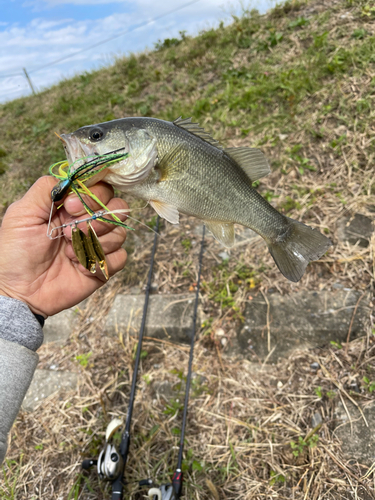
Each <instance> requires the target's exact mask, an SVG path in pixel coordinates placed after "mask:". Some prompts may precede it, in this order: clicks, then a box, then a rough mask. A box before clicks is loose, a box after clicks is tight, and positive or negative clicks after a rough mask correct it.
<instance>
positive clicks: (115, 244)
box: [65, 227, 126, 262]
mask: <svg viewBox="0 0 375 500" xmlns="http://www.w3.org/2000/svg"><path fill="white" fill-rule="evenodd" d="M125 236H126V231H125V229H123V228H122V227H116V229H115V230H114V231H111V232H110V233H108V234H105V235H104V236H102V237H101V238H100V239H99V241H100V244H101V246H102V248H103V252H104V253H105V255H107V254H110V253H112V252H116V251H117V250H118V249H119V248H121V246H122V245H123V243H124V241H125ZM65 254H66V256H67V257H68V258H69V259H70V260H73V261H75V262H78V259H77V257H76V255H75V253H74V250H73V246H72V245H71V244H68V245H66V248H65Z"/></svg>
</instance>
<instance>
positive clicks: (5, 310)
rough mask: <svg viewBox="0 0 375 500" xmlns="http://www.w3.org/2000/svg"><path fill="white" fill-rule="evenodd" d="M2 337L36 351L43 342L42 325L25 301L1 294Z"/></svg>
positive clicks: (0, 319)
mask: <svg viewBox="0 0 375 500" xmlns="http://www.w3.org/2000/svg"><path fill="white" fill-rule="evenodd" d="M43 320H44V318H43ZM0 338H1V339H4V340H8V341H9V342H16V343H17V344H19V345H21V346H24V347H26V348H27V349H30V350H31V351H36V350H37V349H39V347H40V346H41V345H42V343H43V330H42V325H41V323H40V322H39V320H38V319H37V317H36V316H35V315H34V314H33V313H32V312H31V310H30V309H29V307H28V306H27V304H26V303H25V302H22V301H21V300H18V299H11V298H10V297H5V296H3V295H1V296H0Z"/></svg>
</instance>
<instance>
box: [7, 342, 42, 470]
mask: <svg viewBox="0 0 375 500" xmlns="http://www.w3.org/2000/svg"><path fill="white" fill-rule="evenodd" d="M38 360H39V357H38V355H37V353H36V352H34V351H30V349H27V348H26V347H23V346H21V345H19V344H17V343H16V342H9V341H8V340H4V339H0V464H1V463H2V461H3V460H4V457H5V452H6V449H7V441H8V433H9V431H10V429H11V427H12V425H13V422H14V420H15V419H16V417H17V414H18V411H19V409H20V407H21V404H22V401H23V398H24V397H25V394H26V391H27V389H28V388H29V385H30V383H31V380H32V378H33V375H34V371H35V368H36V365H37V364H38Z"/></svg>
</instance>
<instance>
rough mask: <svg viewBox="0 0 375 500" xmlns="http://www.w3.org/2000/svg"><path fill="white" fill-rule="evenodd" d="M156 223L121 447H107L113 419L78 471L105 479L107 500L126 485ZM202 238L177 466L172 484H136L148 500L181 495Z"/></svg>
mask: <svg viewBox="0 0 375 500" xmlns="http://www.w3.org/2000/svg"><path fill="white" fill-rule="evenodd" d="M159 221H160V218H159V216H158V218H157V223H156V231H155V237H154V243H153V248H152V253H151V262H150V268H149V274H148V280H147V286H146V294H145V303H144V306H143V315H142V322H141V327H140V331H139V338H138V345H137V351H136V357H135V364H134V371H133V377H132V385H131V391H130V397H129V405H128V411H127V417H126V424H125V428H124V432H123V434H122V437H121V443H120V446H119V449H117V447H116V446H115V445H113V444H110V440H111V438H112V437H113V435H114V433H115V432H116V430H117V429H118V428H119V427H120V426H121V425H122V421H121V420H120V419H114V420H112V421H111V422H110V424H109V425H108V427H107V430H106V442H105V446H104V448H103V450H102V451H101V452H100V454H99V457H98V460H91V459H87V460H84V461H83V462H82V468H83V469H86V470H88V469H89V468H90V467H92V466H94V465H96V466H97V471H98V474H99V477H100V478H101V479H106V480H109V481H111V482H112V497H111V500H123V490H124V486H125V484H126V483H124V474H125V467H126V463H127V459H128V455H129V449H130V427H131V420H132V414H133V407H134V400H135V393H136V386H137V377H138V368H139V363H140V358H141V352H142V342H143V334H144V329H145V325H146V317H147V310H148V303H149V296H150V291H151V280H152V274H153V265H154V257H155V252H156V244H157V236H158V232H159ZM204 236H205V226H203V233H202V241H201V249H200V253H199V266H198V279H197V289H196V296H195V303H194V312H193V327H192V332H191V340H190V353H189V364H188V373H187V377H186V389H185V402H184V409H183V417H182V425H181V437H180V446H179V452H178V459H177V466H176V470H175V472H174V474H173V478H172V482H171V483H167V484H163V485H161V486H159V487H157V486H155V485H154V483H153V480H152V479H143V480H141V481H137V482H138V485H139V486H140V487H144V486H149V487H151V488H150V489H149V491H148V496H149V499H150V500H178V499H179V498H180V497H181V494H182V484H183V474H182V460H183V451H184V438H185V430H186V423H187V410H188V403H189V393H190V385H191V377H192V364H193V355H194V345H195V334H196V322H197V312H198V301H199V291H200V277H201V270H202V260H203V250H204Z"/></svg>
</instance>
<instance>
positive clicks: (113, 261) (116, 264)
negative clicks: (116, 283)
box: [73, 248, 127, 284]
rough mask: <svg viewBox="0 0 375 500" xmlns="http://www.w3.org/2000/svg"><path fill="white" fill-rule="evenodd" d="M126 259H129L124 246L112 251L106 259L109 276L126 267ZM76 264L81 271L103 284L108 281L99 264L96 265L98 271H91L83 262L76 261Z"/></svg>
mask: <svg viewBox="0 0 375 500" xmlns="http://www.w3.org/2000/svg"><path fill="white" fill-rule="evenodd" d="M126 259H127V253H126V250H125V249H124V248H119V249H118V250H117V251H116V252H112V253H110V254H109V255H107V256H106V261H107V265H108V274H109V276H110V277H111V276H113V275H115V274H116V273H118V272H119V271H121V270H122V269H124V267H125V264H126ZM73 262H74V265H76V266H77V268H78V269H79V270H80V272H81V273H82V274H83V275H85V276H87V277H88V278H93V279H94V280H95V281H101V282H103V284H104V283H105V282H106V281H107V280H106V279H105V277H104V275H103V273H102V272H101V271H100V269H99V266H98V265H97V266H96V273H95V274H93V273H90V271H88V270H87V269H85V268H84V267H83V266H82V264H78V262H77V263H76V262H75V261H73Z"/></svg>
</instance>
